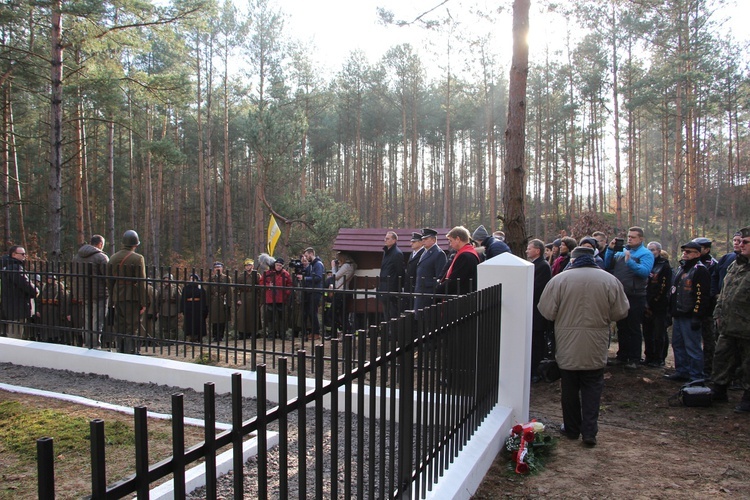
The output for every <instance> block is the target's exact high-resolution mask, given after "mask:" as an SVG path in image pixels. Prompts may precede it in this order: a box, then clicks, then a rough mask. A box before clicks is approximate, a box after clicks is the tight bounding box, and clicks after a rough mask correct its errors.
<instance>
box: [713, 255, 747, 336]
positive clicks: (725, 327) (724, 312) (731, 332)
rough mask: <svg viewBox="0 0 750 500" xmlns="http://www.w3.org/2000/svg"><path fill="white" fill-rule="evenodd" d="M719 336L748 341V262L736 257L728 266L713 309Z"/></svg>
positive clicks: (740, 256) (741, 257)
mask: <svg viewBox="0 0 750 500" xmlns="http://www.w3.org/2000/svg"><path fill="white" fill-rule="evenodd" d="M714 319H715V320H716V321H717V324H718V328H719V334H720V335H726V336H728V337H739V338H743V339H750V262H748V259H747V257H743V256H742V255H738V256H737V259H735V261H734V262H733V263H732V265H730V266H729V270H727V275H726V277H725V278H724V287H723V288H722V289H721V294H720V295H719V300H718V302H717V303H716V309H714Z"/></svg>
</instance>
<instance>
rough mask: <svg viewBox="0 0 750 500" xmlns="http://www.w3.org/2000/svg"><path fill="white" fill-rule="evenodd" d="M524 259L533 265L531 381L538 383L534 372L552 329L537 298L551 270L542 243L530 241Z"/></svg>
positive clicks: (550, 276)
mask: <svg viewBox="0 0 750 500" xmlns="http://www.w3.org/2000/svg"><path fill="white" fill-rule="evenodd" d="M526 258H527V259H529V261H530V262H531V263H532V264H534V298H533V302H532V304H533V305H532V307H533V308H534V309H533V321H532V327H531V381H532V382H538V381H539V376H538V375H536V370H537V368H538V367H539V363H540V362H541V361H542V359H544V355H545V354H547V345H548V339H547V334H548V332H549V331H550V330H551V329H552V328H551V327H552V323H551V322H550V321H549V320H548V319H547V318H545V317H544V316H542V314H541V313H540V312H539V309H538V306H539V298H540V297H541V296H542V292H544V287H546V286H547V283H549V280H551V279H552V268H550V266H549V264H548V263H547V261H546V260H544V242H543V241H542V240H536V239H535V240H531V241H530V242H529V244H528V246H527V247H526Z"/></svg>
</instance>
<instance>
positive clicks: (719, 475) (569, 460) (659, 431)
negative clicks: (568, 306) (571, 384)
mask: <svg viewBox="0 0 750 500" xmlns="http://www.w3.org/2000/svg"><path fill="white" fill-rule="evenodd" d="M610 356H614V353H613V352H611V353H610ZM669 363H670V360H668V362H667V364H668V365H669ZM663 373H664V370H663V369H661V368H646V367H641V368H639V369H638V370H633V371H630V370H625V368H623V367H608V368H607V370H606V373H605V387H604V393H603V395H602V404H601V412H600V415H599V435H598V438H597V440H598V444H597V446H596V447H594V448H587V447H585V446H584V445H583V443H582V441H581V440H580V439H578V440H577V441H572V440H569V439H567V438H564V437H562V438H560V439H559V440H558V444H557V447H556V449H555V450H554V452H553V454H552V456H551V457H550V458H549V460H548V462H547V466H546V468H545V469H544V470H543V471H541V472H540V473H538V474H536V475H532V476H519V475H516V474H512V473H509V472H507V459H506V458H505V457H504V456H499V457H498V458H496V459H495V462H494V464H493V465H492V468H491V469H490V471H489V473H488V474H487V476H486V477H485V479H484V482H483V483H482V485H481V487H480V488H479V490H478V491H477V493H476V495H475V496H474V498H475V499H496V498H579V499H587V498H649V499H651V498H664V499H667V498H710V497H719V498H750V414H737V413H735V412H734V407H735V406H736V404H737V403H738V402H739V399H740V397H741V395H742V391H730V393H729V401H730V402H729V404H727V403H715V404H714V405H713V406H711V407H708V408H688V407H683V406H672V405H670V397H671V396H673V395H675V394H676V393H677V391H679V389H680V384H679V383H676V382H672V381H669V380H665V379H664V378H663ZM672 404H676V403H672ZM529 413H530V418H536V419H537V420H539V421H541V422H543V423H544V424H545V425H546V426H547V432H549V433H550V434H552V435H555V436H559V433H558V432H557V429H558V428H559V426H560V424H561V423H562V410H561V409H560V385H559V382H555V383H551V384H547V383H544V382H541V383H538V384H533V385H532V388H531V401H530V412H529Z"/></svg>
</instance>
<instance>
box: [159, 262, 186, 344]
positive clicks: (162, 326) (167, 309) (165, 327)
mask: <svg viewBox="0 0 750 500" xmlns="http://www.w3.org/2000/svg"><path fill="white" fill-rule="evenodd" d="M162 279H163V281H162V282H161V284H160V285H159V290H158V293H157V296H158V301H159V308H158V310H157V316H158V319H159V337H160V338H163V339H169V340H177V323H178V321H177V320H178V313H179V312H180V293H181V292H182V290H181V289H180V286H179V285H178V284H176V283H174V282H173V280H174V277H173V276H172V275H171V274H165V275H164V276H163V278H162Z"/></svg>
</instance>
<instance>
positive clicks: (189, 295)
mask: <svg viewBox="0 0 750 500" xmlns="http://www.w3.org/2000/svg"><path fill="white" fill-rule="evenodd" d="M446 237H447V240H448V246H449V247H450V251H449V252H448V255H446V252H444V251H443V250H441V248H440V246H439V245H438V244H437V238H438V232H437V231H436V230H434V229H431V228H423V229H422V230H421V231H420V232H414V233H412V235H411V239H410V246H411V252H410V253H409V255H407V256H405V255H404V254H403V253H402V251H401V249H400V248H399V247H398V244H397V243H398V235H397V233H396V232H395V231H388V232H387V233H386V234H385V235H384V243H385V245H384V247H383V256H382V261H381V266H380V274H379V279H378V283H377V292H378V300H379V304H380V311H381V314H382V318H383V319H385V320H387V319H389V318H394V317H397V316H398V315H399V314H400V312H401V311H403V310H417V311H420V310H423V309H424V308H426V307H428V306H430V305H431V304H434V303H435V302H437V301H439V300H441V296H445V295H459V294H465V293H469V292H472V291H475V290H476V289H477V269H478V265H479V264H480V262H482V261H483V260H487V259H491V258H493V257H495V256H497V255H500V254H502V253H505V252H509V251H510V248H509V247H508V245H507V244H506V243H505V242H504V234H503V233H502V232H501V231H496V232H495V233H492V234H490V233H489V232H488V231H487V230H486V228H485V227H484V226H479V227H478V228H477V229H476V230H475V231H474V232H473V233H470V232H469V231H468V230H467V229H466V228H465V227H463V226H456V227H454V228H453V229H451V230H450V231H449V232H448V233H447V235H446ZM104 243H105V241H104V238H103V237H102V236H100V235H94V236H93V237H92V238H91V240H90V242H89V243H87V244H85V245H83V246H82V247H81V248H80V249H79V250H78V252H77V254H76V256H75V258H74V259H73V266H74V267H73V271H74V272H72V273H70V274H69V275H67V277H68V278H69V280H70V284H69V285H70V286H68V285H66V284H65V283H63V280H61V279H59V277H58V276H57V275H56V274H55V273H51V272H50V273H45V274H44V278H43V279H42V278H41V277H40V276H38V275H37V276H36V279H35V277H34V276H33V275H32V274H31V273H30V272H27V271H26V270H25V261H26V250H25V249H24V248H23V247H21V246H12V247H11V248H10V249H9V251H8V253H7V255H4V256H2V259H0V268H1V269H2V275H1V277H2V279H1V280H0V286H1V287H2V291H1V293H0V301H1V306H2V307H1V309H0V310H1V311H2V315H3V316H2V319H3V320H4V323H3V326H4V330H3V332H2V334H3V335H7V336H9V337H15V338H20V339H30V340H43V341H48V342H62V341H64V340H63V337H65V338H66V339H67V342H68V343H75V344H77V345H84V346H87V347H94V348H99V347H102V346H106V347H110V348H115V349H117V350H118V351H120V352H125V353H136V352H138V349H139V340H138V339H139V338H158V339H168V340H178V339H179V324H180V321H179V320H180V317H181V316H182V330H183V337H182V339H181V340H184V341H187V342H200V341H201V339H203V338H204V337H206V338H208V339H209V341H210V342H215V343H220V342H222V341H224V339H225V338H226V336H227V334H228V331H229V325H230V321H232V322H233V324H232V326H233V330H234V335H235V338H236V339H244V338H248V337H250V336H251V335H254V334H257V333H259V332H260V333H261V334H262V335H265V336H268V337H272V338H287V337H288V336H289V327H290V326H291V325H292V323H294V326H295V327H294V328H292V335H294V334H295V332H297V334H298V335H300V336H304V338H305V339H306V340H317V339H320V338H321V337H326V338H332V337H336V336H338V335H339V334H341V333H347V332H351V331H353V325H352V324H351V322H350V321H349V318H348V315H347V307H346V304H345V301H346V300H347V297H348V295H346V294H345V293H343V292H344V291H346V290H349V289H351V288H352V283H353V278H354V276H355V271H356V269H357V264H356V263H355V262H354V259H352V257H351V256H349V255H348V254H346V253H343V252H340V253H338V254H337V257H336V259H334V260H333V261H331V267H330V268H329V270H326V266H325V265H324V264H323V262H322V260H321V259H320V257H319V256H318V255H316V252H315V249H313V248H311V247H310V248H307V249H305V250H304V252H303V253H302V255H300V258H299V259H293V261H292V262H290V263H289V266H288V269H287V268H285V264H286V263H285V261H284V259H282V258H273V257H271V256H269V255H267V254H262V255H261V256H260V257H259V259H261V260H262V262H261V263H260V264H261V265H260V266H259V267H260V269H259V270H256V269H255V261H254V260H253V259H246V260H245V261H244V263H243V264H244V269H243V271H242V272H241V273H237V272H235V273H234V276H235V278H234V280H233V279H232V276H230V274H229V273H228V272H227V271H226V269H225V267H224V264H223V263H221V262H215V263H214V264H213V266H212V270H211V273H210V276H208V279H203V277H201V276H198V275H197V274H191V275H190V276H189V277H187V276H186V277H185V278H186V279H185V280H182V281H181V280H175V279H174V277H173V276H172V275H171V274H165V275H164V276H162V277H161V280H159V281H158V283H152V280H149V279H147V276H146V266H145V262H144V258H143V256H142V255H140V254H139V253H138V252H137V251H136V250H137V248H138V246H139V245H140V239H139V237H138V234H137V233H136V232H135V231H133V230H128V231H125V233H124V234H123V236H122V247H121V249H120V250H119V251H118V252H117V253H115V254H114V255H112V256H111V257H108V256H107V255H106V254H105V253H104V251H103V248H104ZM711 247H712V241H711V240H710V239H708V238H705V237H697V238H694V239H693V240H691V241H688V242H686V243H685V244H684V245H682V246H681V257H680V259H679V262H678V263H677V265H676V267H675V268H674V269H673V268H672V266H671V265H670V262H669V258H668V255H667V253H666V252H665V251H664V250H663V248H662V245H661V244H660V243H659V242H658V241H651V242H649V243H645V236H644V231H643V229H642V228H640V227H631V228H630V229H629V230H628V231H627V234H626V235H625V237H623V238H619V237H615V238H612V239H611V240H610V239H608V238H607V235H605V234H604V233H602V232H594V233H593V234H591V235H590V236H589V235H587V236H584V237H582V238H580V239H579V240H576V239H575V238H572V237H570V236H564V237H561V238H559V239H556V240H555V241H553V242H551V243H546V244H545V243H544V242H543V241H542V240H539V239H532V240H531V241H529V243H528V245H527V248H526V256H527V259H528V260H529V261H530V262H531V263H532V264H533V265H534V293H533V323H532V352H531V374H530V375H531V377H532V382H535V381H538V380H539V378H540V374H539V373H538V372H537V370H538V367H539V366H540V365H541V363H542V361H543V360H544V359H545V358H553V359H556V361H557V364H558V367H559V369H560V373H561V380H562V382H561V383H562V394H563V403H562V405H563V416H564V422H565V426H564V427H565V433H566V435H568V436H569V437H575V438H577V437H578V436H579V435H582V436H583V438H584V442H586V443H587V444H590V445H592V444H595V443H596V431H597V428H596V421H597V419H598V408H599V398H600V397H601V391H602V387H603V380H604V379H603V376H604V369H605V367H606V366H607V365H622V366H623V367H624V368H625V369H627V370H637V369H639V367H641V366H644V365H645V366H649V367H653V368H659V367H665V361H666V358H667V354H668V350H669V346H670V345H671V347H672V352H673V355H674V371H672V372H670V373H665V377H666V378H667V379H669V380H673V381H678V382H695V381H698V380H704V379H710V380H712V382H713V397H714V400H715V401H727V400H728V393H727V389H728V387H729V386H730V384H732V383H737V384H739V385H740V386H741V387H742V388H743V389H744V392H743V395H742V399H741V401H740V402H739V404H738V405H737V408H736V410H737V411H738V412H750V327H749V326H748V325H750V293H749V292H750V263H749V262H748V260H749V259H750V228H747V227H746V228H742V229H740V230H739V231H737V233H736V234H735V235H734V238H733V251H732V252H729V253H728V254H726V255H724V256H722V257H721V258H720V259H719V260H717V259H715V258H714V257H713V256H712V254H711ZM233 281H234V282H233ZM183 284H184V285H183ZM246 285H254V286H246ZM297 288H300V289H301V290H302V293H295V290H296V289H297ZM294 301H296V305H297V307H294V308H290V304H291V303H292V302H294ZM293 310H294V311H298V312H299V315H298V317H296V318H292V317H291V316H292V315H294V314H296V312H293ZM321 319H322V321H321ZM157 322H158V327H157ZM613 323H616V328H614V329H613V328H612V324H613ZM670 325H671V328H672V335H671V341H670V338H669V335H668V327H669V326H670ZM66 332H68V333H70V332H72V333H73V334H72V335H67V336H65V333H66ZM77 332H79V333H77ZM107 332H113V333H115V334H114V335H107ZM613 332H616V335H617V340H618V350H617V353H616V355H615V357H614V358H612V359H608V354H607V353H608V348H609V344H610V340H611V338H612V334H613ZM71 339H72V340H71Z"/></svg>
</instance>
